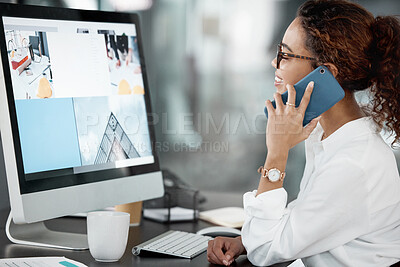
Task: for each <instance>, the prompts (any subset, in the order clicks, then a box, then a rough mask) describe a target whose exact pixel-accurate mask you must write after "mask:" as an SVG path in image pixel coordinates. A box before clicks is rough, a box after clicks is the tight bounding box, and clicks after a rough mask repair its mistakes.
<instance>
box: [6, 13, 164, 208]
mask: <svg viewBox="0 0 400 267" xmlns="http://www.w3.org/2000/svg"><path fill="white" fill-rule="evenodd" d="M9 6H11V7H12V8H11V9H8V11H3V12H2V13H3V14H2V21H1V22H2V26H3V34H1V37H0V42H1V48H2V49H1V50H2V63H3V66H2V67H3V71H4V84H5V88H4V89H2V90H5V91H6V95H5V98H6V100H5V101H6V104H7V105H8V110H7V113H8V114H7V116H9V124H7V125H2V129H8V128H10V129H11V131H10V133H11V135H12V136H11V137H10V138H11V139H12V141H13V142H12V143H13V147H12V151H13V152H14V153H13V155H12V157H15V168H16V171H17V174H18V182H19V189H18V190H19V192H20V194H21V195H24V194H26V195H28V194H33V193H38V192H45V191H51V190H53V191H54V190H58V189H64V188H68V187H74V186H83V185H86V186H87V185H90V184H92V183H98V182H101V181H112V180H115V179H117V180H118V179H121V178H125V177H131V176H138V175H142V174H148V173H152V172H157V171H159V164H158V160H157V156H156V154H155V151H154V148H153V146H154V130H153V127H152V125H151V124H149V114H150V112H151V109H150V98H149V91H148V86H147V80H146V68H145V65H144V58H143V51H142V45H141V43H140V42H141V41H140V40H141V38H140V32H139V29H138V26H139V25H138V19H137V16H133V15H129V14H116V13H111V14H112V15H110V14H108V15H107V16H104V15H105V14H104V13H102V12H96V11H79V10H63V9H51V8H41V7H35V8H33V9H31V8H29V12H27V11H28V9H27V8H26V7H24V8H20V9H18V8H16V7H13V5H9ZM17 9H18V10H17ZM13 10H14V11H13ZM49 11H52V12H49ZM28 14H29V15H28ZM31 49H34V50H39V51H36V52H35V53H32V52H31V51H30V50H31ZM3 124H4V123H3ZM3 132H4V131H2V135H4V134H3ZM6 132H7V131H6ZM4 145H5V141H4V140H3V146H4ZM10 149H11V148H10ZM10 149H7V148H4V153H5V157H8V158H9V157H10V155H6V150H7V151H8V152H9V151H10ZM5 161H6V171H7V176H10V175H9V172H10V167H9V166H10V164H8V168H7V159H6V160H5ZM8 179H10V178H9V177H8ZM157 181H158V180H157ZM9 186H10V182H9ZM138 186H139V184H138ZM160 187H162V185H160V186H158V188H160ZM85 188H87V187H85ZM89 190H90V189H89ZM12 192H13V190H10V194H12ZM116 192H117V191H116ZM157 195H160V190H158V193H157ZM149 197H151V196H150V195H149V196H146V197H145V196H144V195H143V196H140V197H139V198H138V199H145V198H149ZM153 197H156V196H155V195H154V194H153ZM125 199H127V198H125ZM114 202H120V203H122V202H124V201H122V200H121V201H114ZM110 203H112V201H111V202H110ZM102 204H105V202H103V203H102ZM89 206H90V205H89ZM94 206H96V205H94ZM97 206H99V204H98V205H97ZM70 210H71V209H69V211H70Z"/></svg>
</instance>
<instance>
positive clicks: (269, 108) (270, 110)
mask: <svg viewBox="0 0 400 267" xmlns="http://www.w3.org/2000/svg"><path fill="white" fill-rule="evenodd" d="M265 107H266V108H267V111H268V114H269V115H268V116H271V115H272V114H273V113H274V111H275V108H274V106H273V105H272V103H271V101H270V100H267V101H265Z"/></svg>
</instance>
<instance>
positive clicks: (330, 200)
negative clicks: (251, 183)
mask: <svg viewBox="0 0 400 267" xmlns="http://www.w3.org/2000/svg"><path fill="white" fill-rule="evenodd" d="M328 165H329V166H328ZM328 165H327V166H326V167H325V168H324V170H323V171H322V172H320V173H319V174H317V176H316V177H315V178H313V181H310V183H312V184H309V185H307V187H306V188H305V189H304V190H305V191H307V192H304V193H303V195H304V196H303V197H302V198H301V199H297V200H296V203H294V205H293V206H291V207H290V209H285V206H286V202H287V193H286V191H285V190H284V189H283V188H280V189H275V190H271V191H268V192H264V193H262V194H260V195H258V196H257V197H256V196H255V195H256V191H253V192H248V193H246V194H244V196H243V203H244V209H245V214H246V216H245V222H244V225H243V227H242V242H243V245H244V247H245V248H246V250H247V257H248V259H249V260H250V262H251V263H253V264H254V265H263V266H265V265H271V264H274V263H277V262H283V261H288V260H293V259H298V258H304V257H308V256H311V255H315V254H319V253H322V252H324V251H328V250H330V249H333V248H335V247H337V246H340V245H343V244H345V243H347V242H349V241H351V240H353V239H355V238H356V237H358V236H360V235H362V234H363V233H365V232H366V231H367V228H368V212H367V205H368V203H367V190H366V189H365V187H364V184H363V181H362V180H363V177H364V173H363V172H362V170H361V168H360V167H358V166H357V164H355V163H354V162H351V160H349V159H344V158H342V159H341V160H340V162H338V161H337V160H336V161H334V162H330V163H329V164H328ZM338 166H339V167H338Z"/></svg>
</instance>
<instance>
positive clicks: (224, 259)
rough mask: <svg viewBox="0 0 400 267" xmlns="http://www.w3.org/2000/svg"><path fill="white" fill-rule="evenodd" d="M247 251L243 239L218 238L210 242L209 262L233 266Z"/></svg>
mask: <svg viewBox="0 0 400 267" xmlns="http://www.w3.org/2000/svg"><path fill="white" fill-rule="evenodd" d="M245 253H246V249H245V248H244V246H243V243H242V237H241V236H238V237H235V238H231V237H221V236H218V237H216V238H214V239H213V240H210V241H208V248H207V260H208V261H209V262H211V263H213V264H220V265H226V266H228V265H231V264H232V262H233V261H234V260H235V259H236V258H237V257H239V256H240V255H241V254H245Z"/></svg>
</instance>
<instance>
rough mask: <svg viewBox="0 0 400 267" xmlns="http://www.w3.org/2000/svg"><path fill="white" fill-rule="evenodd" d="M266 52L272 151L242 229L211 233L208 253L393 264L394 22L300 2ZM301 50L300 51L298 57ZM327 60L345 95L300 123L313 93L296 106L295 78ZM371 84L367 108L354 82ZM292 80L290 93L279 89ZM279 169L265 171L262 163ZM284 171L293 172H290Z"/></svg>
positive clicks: (397, 44)
mask: <svg viewBox="0 0 400 267" xmlns="http://www.w3.org/2000/svg"><path fill="white" fill-rule="evenodd" d="M279 49H280V50H279V51H278V56H277V58H275V59H274V60H273V61H272V65H273V66H274V67H275V68H276V72H275V74H276V76H275V86H276V88H277V91H278V92H277V93H275V94H274V99H275V101H276V103H277V104H276V109H275V108H274V107H273V106H272V104H271V102H270V101H266V107H267V109H268V114H269V119H268V123H267V133H266V144H267V148H268V155H267V158H266V161H265V164H264V166H263V169H262V170H261V171H262V176H261V178H260V183H259V187H258V189H257V190H255V191H253V192H248V193H246V194H245V195H244V197H243V201H244V208H245V211H246V219H245V223H244V225H243V228H242V236H241V237H238V238H224V237H217V238H216V239H214V240H213V241H210V242H209V246H208V250H207V256H208V260H209V261H210V262H212V263H216V264H224V265H230V264H231V263H232V262H233V261H234V259H235V258H236V257H237V256H239V255H240V254H247V257H248V259H249V260H250V261H251V262H252V263H253V264H255V265H271V264H274V263H277V262H284V261H289V260H293V259H297V258H302V260H303V262H304V263H305V265H306V266H318V267H321V266H390V265H392V264H394V263H396V262H398V261H400V178H399V174H398V170H397V165H396V161H395V158H394V155H393V153H392V151H391V149H390V147H389V146H388V145H386V144H385V142H384V141H383V140H382V138H381V136H380V134H379V132H380V129H381V128H382V127H385V128H387V129H388V130H389V131H391V133H393V135H394V143H397V142H399V140H400V24H399V21H398V19H397V18H395V17H390V16H387V17H377V18H374V16H373V15H372V14H371V13H369V12H368V11H367V10H365V9H364V8H363V7H361V6H360V5H358V4H354V3H351V2H347V1H345V0H332V1H328V0H311V1H307V2H306V3H304V4H303V5H302V6H301V7H300V8H299V10H298V13H297V17H296V18H295V19H294V21H293V22H292V23H291V24H290V26H289V27H288V29H287V30H286V33H285V35H284V37H283V40H282V43H281V44H280V46H279ZM296 55H301V56H303V57H300V58H299V57H296ZM320 65H325V66H327V67H328V68H329V69H330V71H331V72H332V73H333V75H334V76H335V77H336V79H337V80H338V82H339V83H340V85H341V86H342V87H343V89H344V91H345V97H344V98H343V99H342V100H341V101H339V102H338V103H337V104H336V105H335V106H333V107H332V108H330V109H329V110H328V111H326V112H325V113H323V114H322V115H321V116H320V117H319V118H316V119H314V120H313V121H311V122H310V123H309V124H308V125H307V126H306V127H304V128H303V127H302V121H303V117H304V113H305V109H306V107H307V105H308V101H309V98H310V95H311V93H312V83H310V84H309V85H308V88H307V90H306V93H305V94H304V97H303V99H302V103H301V104H300V106H299V107H298V108H296V107H295V106H294V101H295V94H296V92H295V90H294V88H293V86H292V85H293V84H295V83H296V82H298V81H299V80H300V79H301V78H303V77H304V76H306V75H307V74H308V73H310V72H311V71H312V70H313V69H315V68H316V67H317V66H320ZM367 88H368V90H369V92H370V94H371V97H372V105H371V106H372V107H371V109H369V110H370V111H369V112H366V111H364V109H361V108H360V106H359V105H358V104H357V102H356V100H355V97H354V92H356V91H360V90H366V89H367ZM286 90H288V94H289V96H288V101H287V103H282V99H281V96H280V94H281V93H283V92H285V91H286ZM305 139H307V140H306V167H305V170H304V174H303V178H302V182H301V185H300V192H299V195H298V198H297V199H296V200H295V201H293V202H292V203H290V204H289V205H288V207H287V208H286V209H285V207H286V201H287V193H286V191H285V190H284V189H283V188H282V184H283V181H282V179H279V180H278V181H277V182H273V181H271V180H273V179H271V180H270V177H269V174H271V175H278V177H279V178H283V177H284V170H285V167H286V162H287V157H288V152H289V149H290V148H292V147H293V146H295V145H296V144H298V143H300V142H301V141H303V140H305ZM264 169H265V170H268V171H269V170H271V169H275V170H273V171H272V172H270V173H269V174H268V175H267V172H266V171H265V170H264ZM286 179H290V177H287V178H286Z"/></svg>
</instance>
